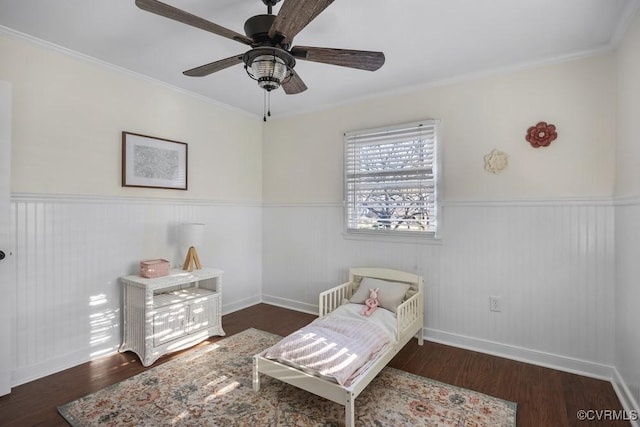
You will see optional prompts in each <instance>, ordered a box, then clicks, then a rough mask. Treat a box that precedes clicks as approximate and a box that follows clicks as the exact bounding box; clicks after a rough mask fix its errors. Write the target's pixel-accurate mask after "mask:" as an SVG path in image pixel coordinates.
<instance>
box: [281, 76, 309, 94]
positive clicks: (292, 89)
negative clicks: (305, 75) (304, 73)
mask: <svg viewBox="0 0 640 427" xmlns="http://www.w3.org/2000/svg"><path fill="white" fill-rule="evenodd" d="M292 71H293V75H292V76H291V78H290V79H289V80H287V81H286V82H284V83H282V89H284V92H285V93H286V94H287V95H295V94H296V93H300V92H304V91H305V90H307V85H306V84H304V82H303V81H302V79H301V78H300V76H299V75H298V73H296V72H295V70H292Z"/></svg>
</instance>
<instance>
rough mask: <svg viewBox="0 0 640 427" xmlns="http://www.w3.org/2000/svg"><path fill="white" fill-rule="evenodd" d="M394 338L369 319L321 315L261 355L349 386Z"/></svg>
mask: <svg viewBox="0 0 640 427" xmlns="http://www.w3.org/2000/svg"><path fill="white" fill-rule="evenodd" d="M390 341H391V340H390V339H389V337H388V335H387V334H385V333H384V331H383V330H382V328H380V327H379V326H377V325H375V324H373V323H372V322H368V321H366V320H356V321H350V322H345V321H344V320H342V321H341V320H340V319H337V320H333V319H331V316H328V317H324V318H322V319H318V320H316V321H314V322H312V323H311V324H309V325H308V326H305V327H303V328H302V329H298V330H297V331H296V332H294V333H292V334H291V335H289V336H287V337H285V338H283V339H282V340H281V341H280V342H279V343H278V344H276V345H274V346H273V347H270V348H268V349H267V350H265V351H264V352H263V353H262V354H261V355H262V356H263V357H265V358H267V359H273V360H277V361H279V362H281V363H285V364H287V365H290V366H293V367H295V368H298V369H301V370H303V371H305V372H308V373H311V374H313V375H318V376H320V377H323V378H325V379H330V380H332V381H335V382H337V383H338V384H340V385H345V386H348V385H349V383H350V381H351V379H352V378H353V377H354V376H355V375H356V374H357V373H358V370H359V369H360V368H361V367H362V366H363V365H364V364H365V363H367V362H368V361H369V360H371V359H373V358H374V357H375V355H376V354H377V353H378V352H379V351H380V350H382V349H383V348H384V347H385V346H386V345H387V344H388V343H389V342H390Z"/></svg>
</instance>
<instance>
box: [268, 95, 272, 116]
mask: <svg viewBox="0 0 640 427" xmlns="http://www.w3.org/2000/svg"><path fill="white" fill-rule="evenodd" d="M267 100H268V102H269V106H268V108H267V116H269V117H271V92H269V93H268V94H267Z"/></svg>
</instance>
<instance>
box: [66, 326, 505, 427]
mask: <svg viewBox="0 0 640 427" xmlns="http://www.w3.org/2000/svg"><path fill="white" fill-rule="evenodd" d="M280 338H281V337H279V336H277V335H272V334H269V333H267V332H263V331H259V330H257V329H248V330H246V331H243V332H241V333H239V334H236V335H233V336H231V337H228V338H225V339H223V340H220V341H218V342H216V343H213V344H211V345H207V346H204V347H200V348H198V349H195V350H194V351H192V352H189V353H185V354H184V355H181V356H179V357H178V358H175V359H173V360H171V361H169V362H167V363H164V364H162V365H160V366H157V367H155V368H152V369H149V370H147V371H145V372H142V373H140V374H138V375H135V376H133V377H131V378H128V379H126V380H124V381H122V382H120V383H117V384H114V385H112V386H110V387H107V388H105V389H102V390H100V391H97V392H95V393H93V394H90V395H88V396H85V397H83V398H80V399H78V400H75V401H73V402H70V403H67V404H65V405H62V406H60V407H58V411H59V412H60V414H62V416H63V417H64V418H65V419H66V420H67V422H69V424H71V425H72V426H118V427H120V426H154V427H155V426H190V427H191V426H224V427H231V426H251V427H263V426H264V427H275V426H318V427H321V426H322V427H328V426H344V407H343V406H341V405H338V404H336V403H333V402H331V401H328V400H325V399H323V398H321V397H317V396H315V395H313V394H310V393H307V392H305V391H303V390H300V389H298V388H295V387H293V386H290V385H288V384H284V383H282V382H280V381H277V380H274V379H272V378H269V377H267V376H265V375H261V381H260V392H258V393H256V392H254V391H253V388H252V370H253V359H252V356H253V355H254V354H256V353H259V352H261V351H262V350H264V349H266V348H267V347H269V346H271V345H273V344H275V343H276V342H277V341H278V340H279V339H280ZM355 408H356V426H359V427H360V426H362V427H364V426H367V427H368V426H389V427H400V426H407V427H409V426H411V427H413V426H491V427H498V426H505V427H506V426H515V424H516V404H515V403H512V402H507V401H504V400H501V399H497V398H495V397H491V396H487V395H485V394H481V393H476V392H474V391H470V390H465V389H462V388H459V387H454V386H451V385H447V384H444V383H440V382H436V381H433V380H430V379H428V378H424V377H420V376H417V375H413V374H409V373H407V372H403V371H399V370H397V369H393V368H388V367H387V368H385V369H384V370H383V371H382V372H381V373H380V374H379V375H378V377H376V378H375V379H374V380H373V381H372V382H371V384H369V386H368V387H367V388H366V390H365V391H364V392H363V393H362V394H361V395H360V396H359V397H358V398H357V399H356V404H355Z"/></svg>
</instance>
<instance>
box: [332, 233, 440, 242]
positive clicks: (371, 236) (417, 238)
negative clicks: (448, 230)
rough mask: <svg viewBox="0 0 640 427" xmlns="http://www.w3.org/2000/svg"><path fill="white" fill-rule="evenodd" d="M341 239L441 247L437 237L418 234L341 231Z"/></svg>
mask: <svg viewBox="0 0 640 427" xmlns="http://www.w3.org/2000/svg"><path fill="white" fill-rule="evenodd" d="M342 237H343V238H344V239H347V240H365V241H369V242H381V243H408V244H413V245H442V239H441V238H440V237H439V236H434V235H432V234H431V235H423V234H419V233H407V234H404V235H402V234H398V233H397V232H396V233H393V232H391V233H385V232H376V231H343V232H342Z"/></svg>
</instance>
